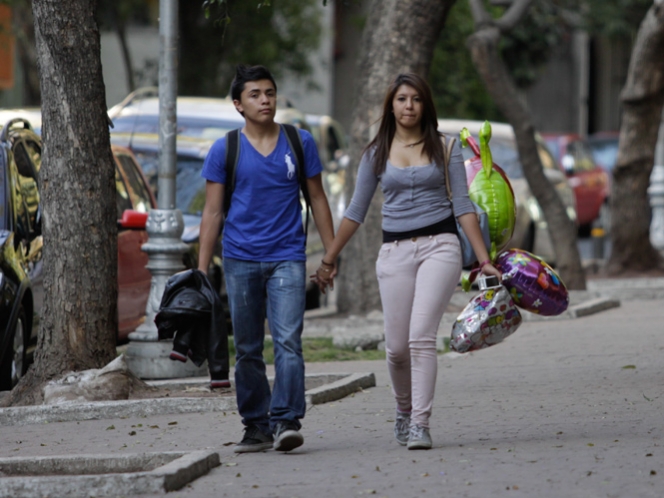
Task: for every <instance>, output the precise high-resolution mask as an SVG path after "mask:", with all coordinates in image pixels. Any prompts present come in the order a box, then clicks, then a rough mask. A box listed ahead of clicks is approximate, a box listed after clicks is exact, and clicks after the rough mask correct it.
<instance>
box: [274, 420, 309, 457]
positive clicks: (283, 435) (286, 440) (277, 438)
mask: <svg viewBox="0 0 664 498" xmlns="http://www.w3.org/2000/svg"><path fill="white" fill-rule="evenodd" d="M302 443H304V437H302V434H300V433H299V432H298V426H297V424H296V423H295V422H292V421H290V420H280V421H279V422H277V425H275V427H274V449H275V450H277V451H290V450H294V449H295V448H297V447H298V446H302Z"/></svg>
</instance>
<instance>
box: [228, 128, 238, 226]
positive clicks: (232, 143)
mask: <svg viewBox="0 0 664 498" xmlns="http://www.w3.org/2000/svg"><path fill="white" fill-rule="evenodd" d="M239 157H240V129H239V128H238V129H237V130H231V131H229V132H228V133H226V163H225V168H226V183H225V184H224V216H227V215H228V210H229V209H230V208H231V197H232V195H233V191H234V190H235V168H236V166H237V160H238V158H239Z"/></svg>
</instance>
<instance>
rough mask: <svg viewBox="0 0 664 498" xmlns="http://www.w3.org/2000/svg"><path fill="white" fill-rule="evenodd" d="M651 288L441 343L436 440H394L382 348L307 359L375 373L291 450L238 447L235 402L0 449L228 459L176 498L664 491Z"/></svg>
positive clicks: (658, 303)
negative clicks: (508, 329) (412, 445)
mask: <svg viewBox="0 0 664 498" xmlns="http://www.w3.org/2000/svg"><path fill="white" fill-rule="evenodd" d="M622 288H623V289H625V288H626V286H625V285H624V284H623V286H622ZM653 288H657V289H658V288H659V287H658V286H654V287H653ZM650 297H651V299H647V300H646V299H642V298H640V299H637V300H630V299H628V298H626V296H623V299H624V300H623V302H622V305H621V307H619V308H615V309H611V310H608V311H603V312H601V313H597V314H593V315H590V316H586V317H583V318H576V319H568V320H556V321H531V322H525V323H524V324H523V325H522V326H521V328H520V329H519V330H518V331H517V332H516V333H515V334H514V335H513V336H511V337H510V338H509V339H508V340H507V341H505V342H504V343H502V344H499V345H497V346H494V347H492V348H489V349H486V350H482V351H479V352H475V353H470V354H466V355H463V356H462V355H455V354H448V355H442V356H440V357H439V372H438V382H437V388H436V399H435V401H434V411H433V416H432V419H431V433H432V437H433V440H434V448H433V449H432V450H430V451H424V452H414V451H408V450H406V449H405V448H404V447H401V446H399V445H398V444H397V443H396V442H395V441H394V438H393V435H392V427H393V424H394V402H393V399H392V395H391V390H390V387H389V378H388V376H387V371H386V368H385V365H384V362H383V361H377V362H339V363H313V364H308V365H307V372H308V373H315V372H319V373H324V372H339V371H342V372H349V373H352V372H374V373H375V375H376V387H375V388H371V389H367V390H365V391H363V392H359V393H356V394H355V395H351V396H348V397H346V398H344V399H342V400H339V401H335V402H332V403H326V404H322V405H314V406H313V407H312V408H310V409H309V411H308V412H307V416H306V418H305V419H304V421H303V424H304V426H303V430H302V432H303V434H304V437H305V444H304V446H303V447H301V448H299V449H297V450H295V451H293V452H292V453H289V454H279V453H276V452H274V451H268V452H265V453H259V454H244V455H235V454H234V453H233V451H232V444H233V443H234V442H236V441H238V440H239V439H240V438H241V434H242V425H241V423H240V419H239V416H238V415H237V414H236V413H233V412H207V413H193V414H180V415H150V416H132V417H130V418H116V419H111V420H89V421H81V422H59V423H48V424H39V425H25V426H12V427H0V457H4V458H6V457H19V456H20V457H28V456H54V455H78V454H109V455H122V454H127V453H139V452H152V451H164V452H165V451H194V450H212V451H216V452H218V453H219V455H220V458H221V462H222V465H221V466H219V467H216V468H213V469H212V470H211V471H210V472H209V473H208V474H207V475H204V476H203V477H200V478H199V479H197V480H196V481H194V482H192V483H191V484H189V485H187V486H185V487H184V488H183V489H181V490H180V491H176V492H171V493H168V496H174V497H179V496H183V497H184V496H188V497H194V496H195V497H208V496H209V497H213V496H214V497H220V496H229V497H230V496H246V497H311V496H317V497H346V496H364V495H375V496H386V497H395V498H401V497H411V496H451V497H456V496H465V497H478V498H481V497H488V496H511V497H512V496H523V497H529V498H532V497H584V498H585V497H625V498H632V497H660V496H662V495H664V491H662V490H664V481H663V480H664V442H663V440H662V436H663V435H664V429H663V428H662V422H663V421H664V415H663V414H664V411H663V408H664V406H662V405H663V404H664V372H663V369H662V366H663V364H664V360H663V359H662V358H663V354H664V325H663V322H664V299H662V298H658V297H656V296H653V295H650ZM652 297H655V298H654V299H653V298H652ZM468 299H470V297H469V298H468ZM144 496H146V495H144Z"/></svg>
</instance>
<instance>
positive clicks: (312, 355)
mask: <svg viewBox="0 0 664 498" xmlns="http://www.w3.org/2000/svg"><path fill="white" fill-rule="evenodd" d="M228 351H229V356H230V360H231V366H234V365H235V344H234V343H233V338H232V337H230V338H229V339H228ZM302 354H303V356H304V361H305V362H306V363H311V362H319V361H350V360H384V359H385V351H378V350H376V349H372V350H368V351H352V350H349V349H339V348H336V347H334V345H333V344H332V338H331V337H303V338H302ZM263 358H264V359H265V363H266V364H267V365H273V364H274V345H273V343H272V341H271V340H270V339H268V338H266V340H265V348H264V349H263Z"/></svg>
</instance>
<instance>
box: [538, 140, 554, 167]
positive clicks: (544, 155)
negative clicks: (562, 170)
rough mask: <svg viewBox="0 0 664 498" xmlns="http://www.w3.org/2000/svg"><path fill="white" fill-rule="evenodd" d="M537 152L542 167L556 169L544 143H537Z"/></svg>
mask: <svg viewBox="0 0 664 498" xmlns="http://www.w3.org/2000/svg"><path fill="white" fill-rule="evenodd" d="M537 153H538V154H539V157H540V161H542V167H543V168H544V169H558V168H557V167H556V160H555V159H554V158H553V156H552V155H551V153H550V152H549V151H548V149H547V148H546V147H545V146H544V145H542V144H537Z"/></svg>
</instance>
